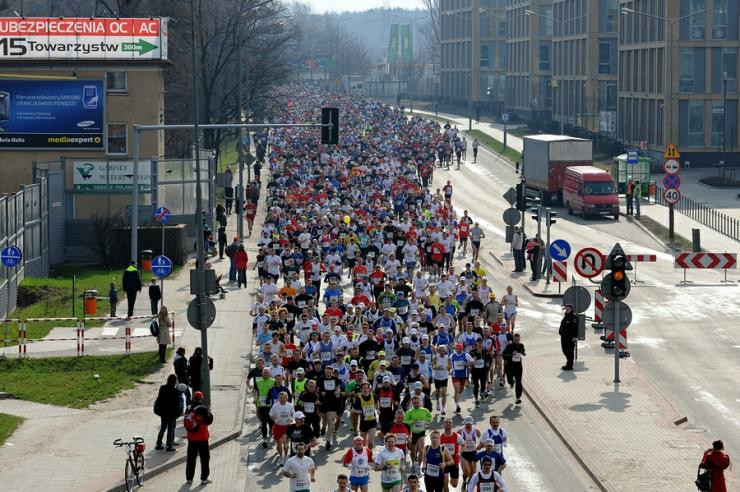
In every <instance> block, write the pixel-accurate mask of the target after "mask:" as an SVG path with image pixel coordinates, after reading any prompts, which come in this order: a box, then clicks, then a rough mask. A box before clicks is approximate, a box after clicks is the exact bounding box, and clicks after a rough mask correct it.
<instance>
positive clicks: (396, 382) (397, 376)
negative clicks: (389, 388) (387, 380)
mask: <svg viewBox="0 0 740 492" xmlns="http://www.w3.org/2000/svg"><path fill="white" fill-rule="evenodd" d="M399 381H401V375H400V374H394V375H393V384H398V382H399Z"/></svg>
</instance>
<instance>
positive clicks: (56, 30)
mask: <svg viewBox="0 0 740 492" xmlns="http://www.w3.org/2000/svg"><path fill="white" fill-rule="evenodd" d="M166 59H167V18H166V17H161V18H153V19H143V18H142V19H130V18H129V19H115V18H104V17H96V18H84V17H79V18H78V17H25V18H23V17H0V60H5V61H9V60H18V61H26V60H166Z"/></svg>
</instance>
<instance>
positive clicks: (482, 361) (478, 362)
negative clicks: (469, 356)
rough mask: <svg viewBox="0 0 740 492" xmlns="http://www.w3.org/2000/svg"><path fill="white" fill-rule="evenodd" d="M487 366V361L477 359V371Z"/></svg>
mask: <svg viewBox="0 0 740 492" xmlns="http://www.w3.org/2000/svg"><path fill="white" fill-rule="evenodd" d="M484 365H485V361H484V360H483V359H475V368H476V369H483V366H484Z"/></svg>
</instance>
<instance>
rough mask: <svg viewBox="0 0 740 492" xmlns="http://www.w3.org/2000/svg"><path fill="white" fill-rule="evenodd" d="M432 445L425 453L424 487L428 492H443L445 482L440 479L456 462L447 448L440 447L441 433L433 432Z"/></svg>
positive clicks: (431, 434)
mask: <svg viewBox="0 0 740 492" xmlns="http://www.w3.org/2000/svg"><path fill="white" fill-rule="evenodd" d="M429 439H430V441H431V444H429V446H427V447H426V449H425V451H424V458H423V460H422V465H421V466H422V470H424V486H425V487H426V488H427V492H443V490H444V480H440V478H442V477H443V475H444V470H445V469H446V468H447V467H448V466H451V465H454V464H455V462H454V461H453V460H452V455H450V452H449V451H447V448H445V447H444V446H441V445H440V440H439V439H440V435H439V431H432V432H431V433H430V434H429Z"/></svg>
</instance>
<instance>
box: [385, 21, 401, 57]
mask: <svg viewBox="0 0 740 492" xmlns="http://www.w3.org/2000/svg"><path fill="white" fill-rule="evenodd" d="M398 28H399V26H398V24H391V35H390V39H388V62H389V63H396V62H397V61H398V59H399V58H400V47H401V46H400V42H399V36H398V34H399V29H398Z"/></svg>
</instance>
